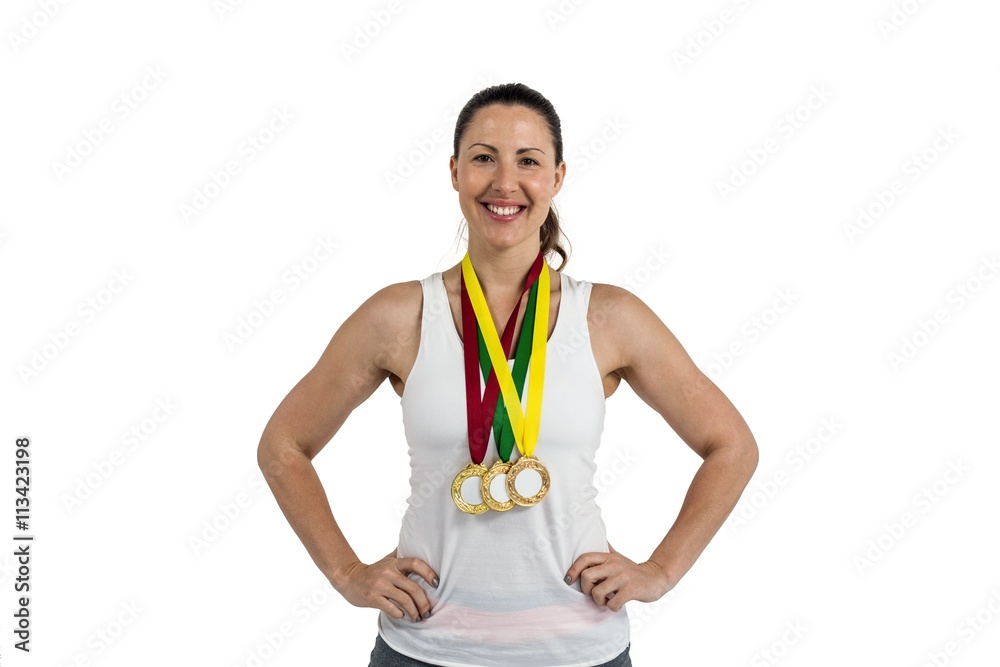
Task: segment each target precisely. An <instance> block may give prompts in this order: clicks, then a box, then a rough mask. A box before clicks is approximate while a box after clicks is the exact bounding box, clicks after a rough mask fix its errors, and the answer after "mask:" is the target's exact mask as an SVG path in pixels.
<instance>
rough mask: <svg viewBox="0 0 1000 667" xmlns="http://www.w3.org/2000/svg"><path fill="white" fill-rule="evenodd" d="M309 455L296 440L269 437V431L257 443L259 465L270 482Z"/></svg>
mask: <svg viewBox="0 0 1000 667" xmlns="http://www.w3.org/2000/svg"><path fill="white" fill-rule="evenodd" d="M303 458H306V459H308V457H307V456H306V455H305V454H304V453H303V452H302V450H301V449H299V447H297V446H296V444H295V443H294V442H288V441H286V440H283V439H281V438H275V437H269V436H268V434H267V432H265V433H264V435H263V436H262V437H261V439H260V443H259V444H258V445H257V467H259V468H260V471H261V473H262V474H263V475H264V479H265V480H267V481H268V482H270V481H273V480H274V479H276V478H278V477H280V476H281V475H282V474H283V473H284V472H285V470H286V469H287V468H288V466H289V465H293V464H294V463H296V462H297V461H299V460H301V459H303Z"/></svg>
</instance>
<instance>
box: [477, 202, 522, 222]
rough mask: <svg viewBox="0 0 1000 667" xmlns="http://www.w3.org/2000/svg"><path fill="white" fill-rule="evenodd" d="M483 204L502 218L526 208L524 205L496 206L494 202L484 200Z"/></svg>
mask: <svg viewBox="0 0 1000 667" xmlns="http://www.w3.org/2000/svg"><path fill="white" fill-rule="evenodd" d="M482 206H483V208H485V209H486V210H487V211H489V212H490V213H492V214H493V215H496V216H500V217H502V218H509V217H513V216H515V215H517V214H518V213H520V212H521V211H523V210H524V207H523V206H494V205H493V204H488V203H486V202H483V204H482Z"/></svg>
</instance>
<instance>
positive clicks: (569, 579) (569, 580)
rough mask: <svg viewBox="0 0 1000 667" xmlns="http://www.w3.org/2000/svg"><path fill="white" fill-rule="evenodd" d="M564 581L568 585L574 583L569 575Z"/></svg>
mask: <svg viewBox="0 0 1000 667" xmlns="http://www.w3.org/2000/svg"><path fill="white" fill-rule="evenodd" d="M563 581H565V582H566V583H567V584H568V583H569V582H571V581H573V577H571V576H569V575H568V574H567V575H566V577H565V578H564V579H563Z"/></svg>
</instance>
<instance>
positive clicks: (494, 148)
mask: <svg viewBox="0 0 1000 667" xmlns="http://www.w3.org/2000/svg"><path fill="white" fill-rule="evenodd" d="M472 146H485V147H486V148H489V149H490V150H491V151H493V152H494V153H499V152H500V151H498V150H497V148H496V146H490V145H489V144H480V143H475V144H472ZM472 146H469V148H470V149H471V148H472ZM528 151H538V152H539V153H541V154H542V155H545V151H543V150H542V149H541V148H535V147H533V146H529V147H528V148H518V149H517V153H515V155H520V154H521V153H527V152H528Z"/></svg>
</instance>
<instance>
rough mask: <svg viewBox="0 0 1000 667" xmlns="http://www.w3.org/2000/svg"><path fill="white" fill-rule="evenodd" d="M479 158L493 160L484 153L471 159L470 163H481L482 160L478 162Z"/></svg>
mask: <svg viewBox="0 0 1000 667" xmlns="http://www.w3.org/2000/svg"><path fill="white" fill-rule="evenodd" d="M481 157H484V158H486V159H487V160H492V159H493V157H492V156H490V155H487V154H486V153H482V154H481V155H477V156H476V157H474V158H472V161H473V162H482V160H480V159H479V158H481Z"/></svg>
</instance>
